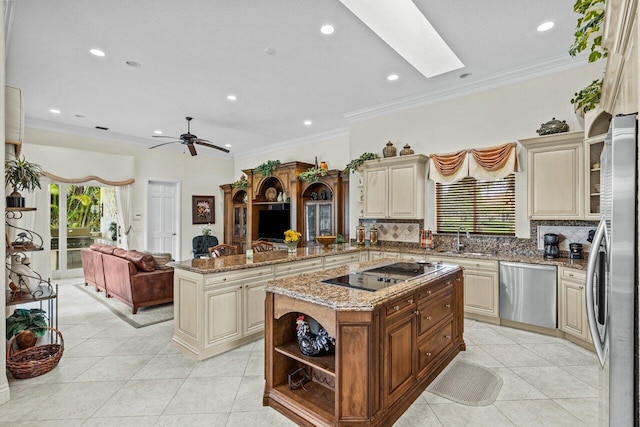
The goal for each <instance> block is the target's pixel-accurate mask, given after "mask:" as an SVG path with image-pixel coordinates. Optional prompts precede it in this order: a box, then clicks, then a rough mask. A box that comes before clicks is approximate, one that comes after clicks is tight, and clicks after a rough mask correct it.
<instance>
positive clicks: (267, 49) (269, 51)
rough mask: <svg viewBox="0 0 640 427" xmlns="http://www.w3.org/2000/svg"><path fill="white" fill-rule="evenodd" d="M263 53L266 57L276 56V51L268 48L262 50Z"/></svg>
mask: <svg viewBox="0 0 640 427" xmlns="http://www.w3.org/2000/svg"><path fill="white" fill-rule="evenodd" d="M264 53H266V54H267V55H275V54H276V50H275V49H274V48H272V47H268V48H266V49H265V50H264Z"/></svg>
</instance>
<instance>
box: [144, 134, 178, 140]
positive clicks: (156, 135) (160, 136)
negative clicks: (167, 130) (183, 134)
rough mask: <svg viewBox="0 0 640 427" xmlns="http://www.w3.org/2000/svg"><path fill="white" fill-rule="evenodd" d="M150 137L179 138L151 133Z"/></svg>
mask: <svg viewBox="0 0 640 427" xmlns="http://www.w3.org/2000/svg"><path fill="white" fill-rule="evenodd" d="M151 137H152V138H172V139H180V137H177V136H166V135H151Z"/></svg>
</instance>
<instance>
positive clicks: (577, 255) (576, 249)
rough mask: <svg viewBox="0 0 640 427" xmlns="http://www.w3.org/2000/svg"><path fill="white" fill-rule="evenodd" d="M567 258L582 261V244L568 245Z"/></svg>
mask: <svg viewBox="0 0 640 427" xmlns="http://www.w3.org/2000/svg"><path fill="white" fill-rule="evenodd" d="M569 258H570V259H582V243H569Z"/></svg>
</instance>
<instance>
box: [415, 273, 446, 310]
mask: <svg viewBox="0 0 640 427" xmlns="http://www.w3.org/2000/svg"><path fill="white" fill-rule="evenodd" d="M454 280H455V276H448V277H445V278H444V279H442V280H440V281H438V282H436V283H434V284H432V285H429V286H425V287H423V288H421V289H420V290H418V302H419V303H421V302H423V301H424V299H425V298H429V297H431V295H435V294H436V293H438V292H439V291H441V290H442V289H444V288H446V287H447V286H449V287H453V285H452V283H453V281H454Z"/></svg>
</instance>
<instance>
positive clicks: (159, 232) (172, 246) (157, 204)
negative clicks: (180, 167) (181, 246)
mask: <svg viewBox="0 0 640 427" xmlns="http://www.w3.org/2000/svg"><path fill="white" fill-rule="evenodd" d="M147 190H148V191H147V194H148V195H149V196H148V207H149V209H148V211H147V212H148V214H147V217H148V221H147V224H148V229H147V247H148V248H149V251H151V252H165V253H171V255H172V258H173V259H178V258H179V257H177V255H178V254H179V250H178V247H177V244H178V241H179V239H178V203H177V200H178V184H177V183H175V182H159V181H149V184H148V189H147ZM176 257H177V258H176Z"/></svg>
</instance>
